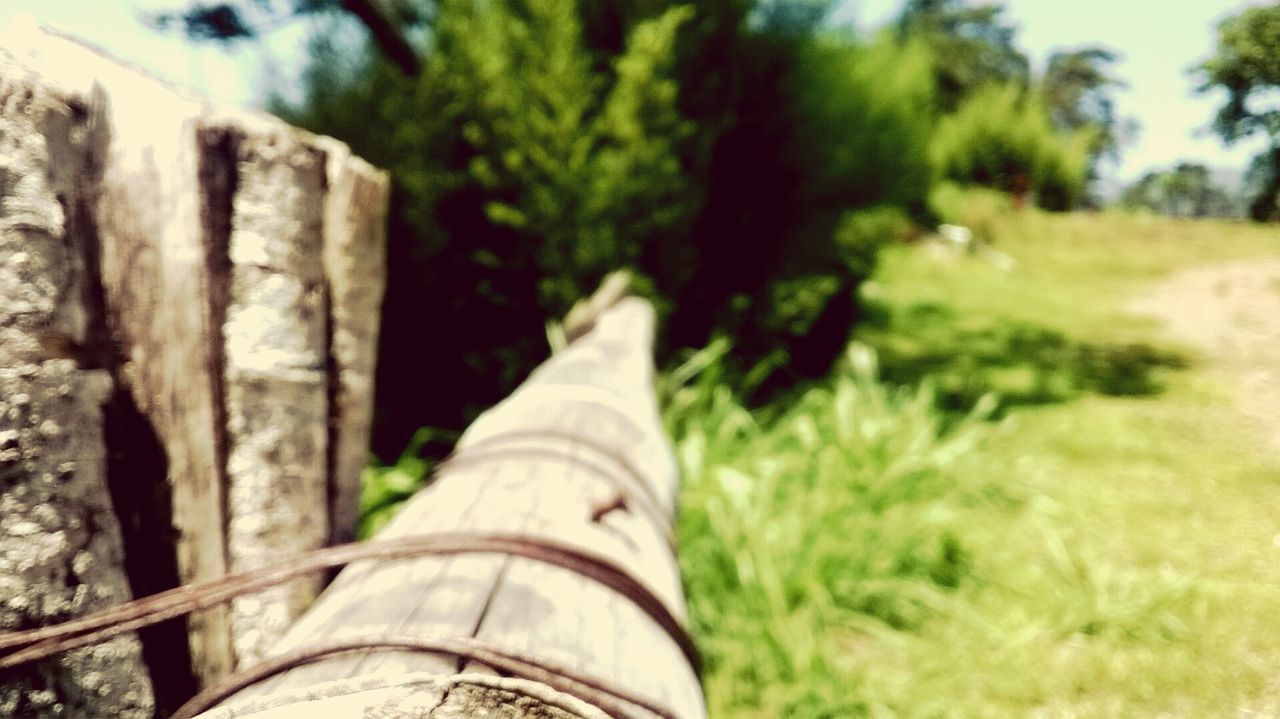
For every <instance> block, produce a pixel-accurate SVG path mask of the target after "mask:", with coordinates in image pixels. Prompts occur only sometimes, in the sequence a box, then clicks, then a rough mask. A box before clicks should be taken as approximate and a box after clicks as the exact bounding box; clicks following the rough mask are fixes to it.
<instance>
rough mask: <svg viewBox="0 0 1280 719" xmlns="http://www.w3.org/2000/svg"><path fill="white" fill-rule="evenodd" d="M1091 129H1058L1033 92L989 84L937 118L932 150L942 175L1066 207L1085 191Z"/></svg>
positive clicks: (1092, 142) (1046, 204) (1047, 205)
mask: <svg viewBox="0 0 1280 719" xmlns="http://www.w3.org/2000/svg"><path fill="white" fill-rule="evenodd" d="M1095 132H1096V130H1095V129H1094V128H1091V127H1086V128H1083V129H1081V130H1078V131H1075V132H1071V133H1060V132H1057V131H1055V130H1054V129H1053V125H1052V123H1051V121H1050V119H1049V114H1048V112H1047V111H1046V110H1045V108H1044V105H1043V104H1042V103H1041V101H1040V100H1039V99H1037V97H1036V96H1034V95H1031V94H1028V93H1027V92H1026V91H1025V90H1023V89H1022V88H1021V87H1018V86H1016V85H988V86H986V87H984V88H982V89H980V90H978V91H977V92H975V93H974V94H973V95H972V96H971V97H969V99H967V100H966V101H965V102H964V103H963V104H962V105H961V106H960V107H959V109H957V110H956V112H955V114H953V115H948V116H946V117H944V118H943V119H942V120H941V121H940V122H939V124H938V129H937V132H936V133H935V135H934V137H933V142H932V145H931V151H932V154H933V158H934V162H935V163H936V165H937V167H938V169H939V171H940V172H941V173H942V176H943V177H945V178H947V179H950V180H955V181H957V182H961V183H970V184H977V185H984V186H987V187H993V188H996V189H1000V190H1004V191H1006V192H1012V193H1014V194H1015V195H1024V194H1026V193H1027V192H1034V193H1035V194H1036V196H1037V200H1038V202H1039V204H1040V205H1041V206H1042V207H1045V208H1046V209H1055V210H1065V209H1069V208H1070V207H1071V206H1073V205H1074V204H1075V202H1076V200H1077V199H1078V198H1079V197H1080V195H1081V193H1082V192H1083V190H1084V186H1085V182H1086V180H1087V179H1088V169H1089V160H1090V156H1091V153H1092V151H1093V148H1094V146H1095V145H1096V140H1095V136H1094V133H1095Z"/></svg>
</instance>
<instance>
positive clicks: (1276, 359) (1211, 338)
mask: <svg viewBox="0 0 1280 719" xmlns="http://www.w3.org/2000/svg"><path fill="white" fill-rule="evenodd" d="M1132 308H1133V309H1134V310H1135V311H1137V312H1141V313H1143V314H1148V315H1154V316H1156V317H1159V318H1161V319H1163V320H1165V321H1166V322H1167V323H1168V328H1169V331H1170V332H1171V333H1172V334H1173V335H1174V337H1176V338H1177V339H1179V340H1181V341H1183V342H1186V343H1188V344H1191V345H1193V346H1196V347H1198V348H1199V349H1200V350H1201V351H1202V352H1203V353H1204V357H1205V360H1206V361H1207V362H1209V363H1210V368H1211V369H1212V370H1214V371H1216V372H1218V373H1219V374H1222V375H1223V376H1225V377H1226V378H1227V379H1228V381H1230V382H1231V383H1232V384H1234V385H1236V386H1237V387H1238V390H1239V397H1240V408H1241V410H1242V411H1243V412H1244V414H1245V415H1246V416H1247V417H1248V419H1249V421H1250V422H1251V423H1253V424H1254V425H1255V426H1257V428H1258V431H1259V432H1260V433H1262V435H1263V436H1264V437H1266V438H1267V439H1268V440H1269V441H1271V442H1272V444H1273V446H1275V447H1276V448H1277V449H1280V258H1273V259H1263V260H1249V261H1244V262H1231V263H1227V264H1218V265H1209V266H1205V267H1198V268H1195V269H1192V270H1187V271H1184V272H1179V273H1177V274H1175V275H1173V276H1171V277H1169V278H1168V279H1166V280H1164V281H1163V282H1162V283H1161V284H1159V285H1158V286H1157V287H1155V288H1154V289H1153V290H1151V291H1150V292H1148V293H1147V294H1145V295H1143V296H1142V297H1139V298H1138V299H1137V300H1135V301H1134V303H1133V305H1132Z"/></svg>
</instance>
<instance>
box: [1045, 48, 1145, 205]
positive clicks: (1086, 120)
mask: <svg viewBox="0 0 1280 719" xmlns="http://www.w3.org/2000/svg"><path fill="white" fill-rule="evenodd" d="M1118 59H1119V55H1117V54H1116V52H1115V51H1113V50H1109V49H1107V48H1103V47H1086V48H1081V49H1078V50H1070V51H1061V52H1055V53H1053V54H1052V55H1050V56H1049V63H1048V65H1047V66H1046V68H1045V72H1044V77H1042V78H1041V80H1040V93H1041V95H1042V96H1043V97H1044V103H1045V107H1046V108H1047V109H1048V111H1049V117H1050V119H1052V120H1053V124H1054V127H1056V128H1057V129H1059V130H1061V131H1066V132H1074V131H1077V130H1081V129H1084V128H1092V130H1093V133H1094V139H1095V145H1094V147H1093V148H1092V154H1091V157H1090V161H1089V178H1090V180H1092V179H1094V178H1096V177H1097V174H1098V170H1097V166H1098V163H1099V162H1100V161H1101V160H1102V159H1103V158H1110V159H1112V160H1115V159H1118V158H1119V155H1120V147H1121V145H1122V144H1123V143H1124V142H1125V141H1126V140H1127V139H1128V138H1129V137H1130V136H1132V135H1133V134H1134V133H1135V131H1136V125H1135V123H1134V121H1132V120H1125V119H1122V118H1120V117H1119V116H1117V114H1116V109H1115V100H1114V98H1113V97H1112V93H1113V91H1115V90H1117V89H1120V88H1124V87H1126V84H1125V82H1124V81H1122V80H1120V79H1119V78H1117V77H1116V76H1115V75H1114V74H1113V73H1112V69H1111V66H1112V65H1114V64H1115V62H1116V61H1117V60H1118Z"/></svg>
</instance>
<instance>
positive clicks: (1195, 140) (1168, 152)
mask: <svg viewBox="0 0 1280 719" xmlns="http://www.w3.org/2000/svg"><path fill="white" fill-rule="evenodd" d="M583 1H586V2H590V1H591V0H583ZM708 1H714V0H708ZM183 4H185V0H0V26H3V25H5V24H7V22H8V20H9V18H10V17H11V16H13V15H16V14H19V13H30V14H32V15H34V16H35V17H36V19H37V20H39V21H41V22H43V23H46V24H51V25H55V26H57V27H60V28H62V29H64V30H67V31H69V32H71V33H73V34H75V35H78V36H80V37H83V38H84V39H86V40H88V41H90V42H92V43H94V44H96V45H98V46H100V47H102V48H103V49H106V50H108V51H110V52H112V53H113V54H115V55H117V56H120V57H123V58H124V59H126V60H129V61H131V62H133V63H135V64H137V65H140V66H142V67H144V68H147V69H148V70H150V71H152V72H153V73H156V74H158V75H161V76H163V77H166V78H168V79H170V80H172V81H174V82H176V83H177V84H180V85H184V86H188V87H191V88H194V89H196V90H198V91H200V92H202V93H204V94H206V95H210V96H212V97H215V98H218V99H221V100H225V101H230V102H234V103H239V104H251V103H254V102H256V101H260V99H261V98H262V97H263V96H264V93H265V84H266V83H265V82H264V81H263V79H264V78H267V77H273V78H281V77H283V78H289V77H291V76H292V75H293V74H294V73H296V72H297V68H296V66H297V64H298V61H299V58H300V57H301V53H300V52H299V50H300V49H301V47H302V45H303V42H304V37H305V34H306V31H307V28H306V27H305V26H303V25H302V24H300V23H298V24H293V25H291V26H288V27H287V28H286V29H284V30H281V31H278V32H277V33H275V34H274V35H273V36H272V38H271V41H270V43H268V45H267V46H265V47H264V46H262V45H256V44H244V45H242V46H240V49H239V50H238V51H236V52H231V53H228V52H224V51H222V50H219V49H218V48H216V47H213V46H209V45H204V46H194V45H193V44H192V43H189V42H186V41H184V40H182V39H180V38H176V37H166V36H161V35H159V34H158V33H155V32H153V31H151V30H149V29H147V28H146V27H144V26H143V25H142V24H141V23H140V22H139V21H138V16H139V14H140V13H142V12H144V11H147V10H156V9H161V8H173V7H175V6H182V5H183ZM1265 4H1268V3H1266V2H1263V1H1262V0H1007V2H1006V6H1007V7H1008V9H1009V10H1008V14H1009V16H1010V17H1011V18H1012V19H1013V20H1014V21H1015V22H1016V23H1017V24H1018V25H1019V26H1020V32H1019V36H1018V42H1019V45H1020V46H1021V48H1022V49H1023V50H1024V51H1025V52H1027V53H1028V55H1029V56H1030V57H1031V59H1032V63H1033V67H1036V68H1037V69H1039V68H1042V67H1043V65H1044V62H1045V60H1046V59H1047V57H1048V55H1049V53H1050V52H1051V51H1052V50H1053V49H1054V48H1059V47H1076V46H1080V45H1085V44H1102V45H1107V46H1109V47H1112V48H1115V49H1118V50H1120V51H1121V53H1123V55H1124V59H1123V60H1122V61H1121V62H1120V63H1119V64H1118V66H1117V68H1116V73H1117V74H1118V75H1119V76H1121V77H1122V78H1124V79H1125V80H1127V81H1128V82H1129V84H1130V88H1129V89H1128V90H1125V91H1123V92H1121V93H1120V94H1119V96H1118V109H1119V111H1120V113H1121V114H1123V115H1128V116H1133V117H1136V118H1137V119H1138V121H1139V122H1140V123H1141V126H1142V130H1141V133H1140V135H1139V137H1138V140H1137V142H1136V143H1135V144H1134V145H1132V146H1130V147H1129V148H1127V150H1126V151H1125V153H1124V156H1123V158H1122V161H1121V164H1120V166H1119V167H1118V168H1115V169H1113V170H1111V171H1109V172H1107V175H1109V179H1110V182H1109V183H1108V184H1112V185H1114V184H1115V183H1116V182H1130V181H1132V180H1134V179H1136V178H1137V177H1138V176H1139V175H1141V173H1142V172H1143V171H1145V170H1147V169H1149V168H1152V167H1156V166H1168V165H1170V164H1172V163H1174V162H1176V161H1178V160H1193V161H1198V162H1203V163H1205V164H1208V165H1210V166H1212V167H1221V168H1224V169H1233V170H1237V171H1239V170H1243V169H1244V167H1245V166H1246V165H1247V163H1248V161H1249V159H1250V158H1251V157H1252V156H1253V155H1254V154H1255V153H1256V152H1258V151H1259V150H1260V149H1261V144H1262V143H1261V142H1254V143H1249V144H1247V145H1241V146H1239V147H1235V148H1225V147H1224V146H1223V145H1222V143H1221V142H1219V141H1218V140H1217V138H1216V137H1213V136H1211V135H1208V134H1207V133H1205V132H1204V131H1203V130H1204V128H1205V127H1206V126H1207V125H1208V124H1209V122H1210V121H1211V119H1212V117H1213V112H1214V109H1215V108H1216V107H1217V101H1218V98H1217V97H1216V96H1207V97H1205V96H1196V95H1195V94H1194V93H1193V92H1192V86H1193V83H1192V81H1191V79H1190V78H1189V77H1188V76H1187V72H1186V71H1187V68H1189V67H1191V66H1192V65H1193V64H1195V63H1196V62H1197V61H1198V60H1201V59H1203V58H1205V57H1207V56H1208V55H1209V54H1210V52H1211V51H1212V49H1213V43H1214V33H1213V29H1214V28H1215V27H1216V25H1217V22H1218V21H1219V20H1220V19H1221V18H1223V17H1225V16H1227V15H1230V14H1233V13H1234V12H1237V11H1238V10H1239V9H1241V8H1243V7H1247V6H1250V5H1265ZM901 5H902V0H843V3H842V6H841V7H840V8H839V10H838V12H837V19H839V20H843V21H846V22H849V21H852V22H853V23H855V24H857V25H858V26H859V27H862V28H866V29H870V28H874V27H877V26H878V25H880V24H883V23H884V22H886V21H887V20H888V19H890V18H891V17H893V16H894V15H895V14H896V13H897V11H898V9H899V8H900V7H901ZM285 84H288V83H287V82H286V83H285Z"/></svg>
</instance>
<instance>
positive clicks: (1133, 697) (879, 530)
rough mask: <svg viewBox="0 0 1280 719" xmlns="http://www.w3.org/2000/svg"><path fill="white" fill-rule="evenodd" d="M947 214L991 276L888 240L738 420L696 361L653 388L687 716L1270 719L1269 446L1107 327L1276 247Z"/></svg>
mask: <svg viewBox="0 0 1280 719" xmlns="http://www.w3.org/2000/svg"><path fill="white" fill-rule="evenodd" d="M964 219H965V220H966V222H967V224H969V225H970V226H972V227H975V229H977V230H978V232H979V234H980V235H984V236H986V237H987V238H988V239H990V240H991V241H993V242H994V243H995V245H996V246H997V247H998V248H999V249H1000V250H1002V251H1003V252H1006V253H1008V254H1009V255H1011V256H1012V257H1014V258H1015V259H1016V260H1017V262H1018V266H1017V268H1016V269H1015V270H1013V271H1011V272H1005V271H1001V270H999V269H997V268H995V267H993V266H991V265H989V264H987V263H985V262H982V261H981V260H978V259H974V258H969V257H963V258H956V257H950V258H945V257H939V256H937V255H936V254H930V253H929V252H926V251H924V250H923V249H922V248H920V247H907V246H903V247H896V248H893V249H892V250H890V251H889V252H887V253H886V254H885V256H884V257H883V260H882V265H881V269H880V271H879V272H878V274H877V276H876V278H875V281H874V282H873V283H872V284H871V285H870V286H868V287H867V289H866V296H867V299H868V301H869V303H870V305H871V312H870V317H869V320H868V321H867V322H865V323H864V325H863V326H862V329H861V330H860V333H859V339H860V341H861V342H862V343H865V344H864V347H869V348H874V352H872V351H870V350H868V349H864V348H857V347H855V349H853V350H852V351H851V352H850V356H849V357H848V358H847V359H846V361H845V362H844V363H843V364H842V366H841V368H840V369H839V370H838V371H837V372H836V373H835V375H834V376H833V377H832V378H831V379H830V380H829V381H828V382H825V383H822V384H820V385H818V386H816V387H815V388H812V389H810V390H809V391H808V392H806V393H804V394H801V395H797V396H796V397H795V398H794V399H792V400H790V401H787V402H785V403H780V404H776V405H774V406H772V407H769V408H767V409H766V410H764V411H757V412H748V411H747V410H745V409H743V408H742V407H741V406H740V405H739V404H738V403H737V402H736V400H735V399H734V395H733V392H732V391H731V390H730V389H729V388H728V387H726V386H725V385H724V384H723V383H722V382H721V381H720V378H719V377H718V375H717V366H718V365H717V362H716V360H715V353H716V349H715V348H712V349H710V350H708V351H705V352H703V353H701V354H700V355H699V356H697V357H694V358H692V359H691V361H690V363H689V364H688V365H687V366H686V367H685V368H682V370H681V371H680V372H677V373H675V374H674V375H673V376H672V377H671V378H670V380H669V385H670V386H669V387H667V388H666V390H665V394H666V396H667V400H668V407H667V418H668V423H669V427H670V429H671V431H672V433H673V437H674V438H675V441H676V446H677V452H678V455H679V459H680V462H681V465H682V467H683V469H684V473H685V485H684V491H683V495H682V516H681V524H680V542H681V561H682V565H683V570H684V573H685V578H686V583H687V587H688V593H689V598H690V610H691V614H692V618H693V621H694V624H695V628H696V630H697V633H698V636H699V639H700V642H701V644H702V646H703V649H704V651H705V653H706V655H707V671H706V689H707V697H708V703H709V706H710V709H711V715H712V716H713V717H724V718H728V717H779V716H792V717H845V716H877V717H878V716H908V717H932V716H956V717H981V716H1019V717H1020V716H1043V717H1073V716H1078V717H1157V716H1178V717H1217V716H1223V717H1226V716H1231V717H1236V716H1280V675H1277V667H1280V611H1278V610H1280V512H1277V510H1276V508H1277V506H1280V457H1277V456H1276V455H1275V454H1274V453H1273V452H1272V453H1270V454H1269V453H1268V452H1269V450H1267V449H1265V448H1264V446H1263V444H1262V443H1261V442H1260V440H1259V437H1258V436H1257V433H1256V432H1255V431H1253V429H1252V428H1251V427H1249V426H1247V425H1245V424H1244V421H1243V419H1242V418H1241V417H1240V415H1239V413H1238V412H1237V411H1236V409H1235V407H1234V405H1233V394H1232V392H1233V387H1231V386H1230V385H1229V383H1228V381H1227V380H1228V379H1229V378H1224V376H1223V375H1222V374H1221V373H1218V372H1214V371H1212V368H1211V367H1210V366H1209V365H1210V363H1209V362H1208V361H1207V360H1206V359H1205V358H1204V357H1202V356H1201V355H1200V354H1198V353H1197V352H1196V351H1194V350H1192V349H1190V348H1188V347H1181V346H1178V345H1176V344H1173V343H1171V342H1170V341H1169V340H1168V339H1167V337H1166V336H1165V335H1164V334H1163V333H1162V331H1161V328H1160V326H1159V324H1158V323H1157V322H1156V321H1154V320H1152V319H1144V318H1142V317H1138V316H1135V315H1132V314H1130V313H1129V312H1127V311H1126V309H1125V308H1126V306H1127V305H1128V304H1129V303H1130V301H1131V299H1132V298H1133V297H1134V296H1135V295H1136V294H1139V293H1141V292H1143V290H1144V289H1145V288H1146V287H1148V286H1149V285H1151V284H1152V283H1154V282H1156V281H1157V280H1159V279H1160V278H1161V277H1163V276H1165V275H1167V274H1169V273H1171V272H1174V271H1176V270H1179V269H1182V268H1187V267H1194V266H1200V265H1204V264H1207V263H1213V262H1217V261H1225V260H1233V259H1241V258H1250V257H1259V256H1272V257H1275V256H1280V237H1277V235H1276V233H1275V231H1274V229H1273V228H1272V229H1268V228H1259V227H1249V226H1244V225H1232V224H1225V223H1212V222H1194V223H1193V222H1180V221H1174V220H1166V219H1157V218H1144V217H1134V216H1123V215H1108V214H1102V215H1084V214H1076V215H1062V216H1051V215H1045V214H1041V213H1038V212H1023V213H1014V212H1007V211H1002V210H999V209H998V208H996V207H994V206H993V207H992V208H988V210H987V211H985V212H984V211H981V207H979V210H978V211H977V215H976V216H974V217H970V218H964ZM877 357H878V361H877V359H876V358H877ZM877 364H878V367H877Z"/></svg>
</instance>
